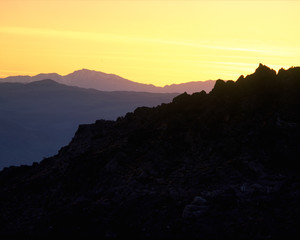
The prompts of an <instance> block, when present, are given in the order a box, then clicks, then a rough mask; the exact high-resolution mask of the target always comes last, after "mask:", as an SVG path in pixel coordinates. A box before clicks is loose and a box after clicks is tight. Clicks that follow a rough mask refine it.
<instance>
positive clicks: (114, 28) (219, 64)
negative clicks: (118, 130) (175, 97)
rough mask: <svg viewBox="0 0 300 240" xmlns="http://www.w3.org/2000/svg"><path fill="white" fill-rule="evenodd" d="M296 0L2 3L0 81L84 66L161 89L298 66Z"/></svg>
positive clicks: (299, 34)
mask: <svg viewBox="0 0 300 240" xmlns="http://www.w3.org/2000/svg"><path fill="white" fill-rule="evenodd" d="M299 29H300V1H283V0H282V1H237V0H235V1H225V0H223V1H222V0H219V1H217V0H213V1H201V0H199V1H197V0H194V1H183V0H182V1H173V0H162V1H153V0H145V1H140V0H139V1H137V0H136V1H127V0H119V1H117V0H110V1H102V0H99V1H97V0H93V1H86V0H77V1H73V0H60V1H58V0H48V1H42V0H35V1H31V0H20V1H17V0H0V77H6V76H9V75H36V74H38V73H51V72H56V73H59V74H61V75H66V74H69V73H71V72H73V71H75V70H79V69H82V68H87V69H91V70H97V71H102V72H105V73H114V74H117V75H120V76H122V77H124V78H127V79H129V80H132V81H135V82H140V83H152V84H154V85H157V86H163V85H166V84H172V83H182V82H190V81H204V80H209V79H213V80H215V79H219V78H221V79H224V80H228V79H232V80H236V79H237V78H238V77H239V76H240V75H241V74H244V75H246V74H250V73H252V72H253V71H254V70H255V69H256V68H257V66H258V64H259V63H263V64H265V65H268V66H270V67H272V68H274V69H275V70H278V69H280V68H281V67H283V68H289V67H291V66H299V65H300V31H299Z"/></svg>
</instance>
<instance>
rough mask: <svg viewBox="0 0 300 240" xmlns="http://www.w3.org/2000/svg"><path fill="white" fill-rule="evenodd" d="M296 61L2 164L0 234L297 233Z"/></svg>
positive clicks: (299, 101)
mask: <svg viewBox="0 0 300 240" xmlns="http://www.w3.org/2000/svg"><path fill="white" fill-rule="evenodd" d="M299 93H300V68H291V69H289V70H283V69H282V70H280V71H279V72H278V74H276V72H275V71H273V70H271V69H269V68H268V67H266V66H264V65H260V66H259V67H258V69H257V70H256V71H255V73H254V74H251V75H249V76H247V77H243V76H241V77H240V78H239V79H238V80H237V81H236V82H233V81H227V82H224V81H222V80H219V81H217V82H216V84H215V87H214V89H213V90H212V91H211V92H210V93H209V94H207V93H205V92H204V91H203V92H199V93H195V94H192V95H188V94H182V95H179V96H177V97H175V98H174V99H173V102H172V103H170V104H162V105H160V106H158V107H154V108H147V107H141V108H137V109H136V110H135V111H134V112H133V113H128V114H127V115H126V116H125V117H121V118H119V119H118V120H117V121H103V120H101V121H96V122H95V123H94V124H91V125H81V126H80V127H79V128H78V130H77V132H76V134H75V136H74V138H73V140H72V142H71V143H70V144H69V145H68V146H66V147H63V148H62V149H61V150H60V151H59V153H58V155H56V156H53V157H51V158H47V159H45V160H43V161H42V162H41V163H40V164H34V165H33V166H30V167H29V166H27V167H26V166H24V167H12V168H7V169H4V170H3V171H2V172H1V173H0V201H1V204H0V233H1V234H29V235H30V234H33V235H47V236H52V235H51V234H53V236H55V235H58V236H62V235H77V236H80V235H83V236H85V235H98V236H100V237H122V238H126V237H128V238H129V239H131V238H136V237H137V238H140V239H144V238H151V239H161V238H167V239H176V238H178V239H225V238H230V239H236V238H241V239H267V238H268V239H269V238H271V239H272V238H273V239H274V238H281V239H283V238H284V239H288V238H291V237H295V236H299V235H300V234H299V233H300V232H299V231H300V228H299V227H300V205H299V202H300V177H299V170H300V169H299V164H298V161H299V159H300V158H299V156H300V145H299V143H300V111H299V110H300V98H299Z"/></svg>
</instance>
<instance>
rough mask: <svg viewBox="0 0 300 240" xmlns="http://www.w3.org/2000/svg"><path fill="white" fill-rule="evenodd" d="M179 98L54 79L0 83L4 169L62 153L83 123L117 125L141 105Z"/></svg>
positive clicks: (0, 161) (0, 164) (0, 148)
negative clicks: (85, 86)
mask: <svg viewBox="0 0 300 240" xmlns="http://www.w3.org/2000/svg"><path fill="white" fill-rule="evenodd" d="M43 76H44V75H43ZM174 96H176V94H160V93H145V92H116V91H115V92H104V91H97V90H94V89H83V88H79V87H71V86H66V85H63V84H59V83H57V82H55V81H53V80H42V81H35V82H31V83H26V84H25V83H0V169H2V168H3V167H5V166H10V165H20V164H31V163H32V162H33V161H40V160H42V159H43V157H47V156H50V155H53V154H55V153H57V151H58V150H59V148H60V147H61V146H63V145H66V144H68V143H69V141H70V140H71V138H72V136H73V135H74V132H75V131H76V129H77V128H78V125H79V124H82V123H92V122H94V121H95V120H96V119H106V120H115V119H116V118H117V117H119V116H122V115H124V114H125V113H127V112H130V111H133V110H134V109H135V108H137V107H139V106H156V105H158V104H161V103H163V102H170V101H171V100H172V99H173V97H174Z"/></svg>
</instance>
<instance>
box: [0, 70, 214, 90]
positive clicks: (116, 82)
mask: <svg viewBox="0 0 300 240" xmlns="http://www.w3.org/2000/svg"><path fill="white" fill-rule="evenodd" d="M44 79H52V80H54V81H56V82H58V83H61V84H65V85H69V86H77V87H81V88H94V89H96V90H100V91H135V92H155V93H175V92H176V93H183V92H187V93H194V92H200V91H202V90H204V91H206V92H209V91H211V89H212V88H213V86H214V84H215V81H214V80H208V81H196V82H188V83H182V84H172V85H166V86H164V87H157V86H154V85H152V84H142V83H137V82H133V81H130V80H128V79H125V78H122V77H120V76H117V75H114V74H107V73H103V72H99V71H93V70H88V69H82V70H78V71H75V72H73V73H70V74H68V75H65V76H61V75H59V74H57V73H48V74H45V73H41V74H38V75H36V76H33V77H31V76H11V77H6V78H0V82H22V83H29V82H35V81H40V80H44Z"/></svg>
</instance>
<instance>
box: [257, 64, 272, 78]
mask: <svg viewBox="0 0 300 240" xmlns="http://www.w3.org/2000/svg"><path fill="white" fill-rule="evenodd" d="M254 74H255V75H256V76H257V75H259V76H262V77H266V76H275V75H276V71H275V70H273V69H271V68H269V67H268V66H266V65H263V64H262V63H260V64H259V66H258V68H257V69H256V70H255V72H254Z"/></svg>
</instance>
